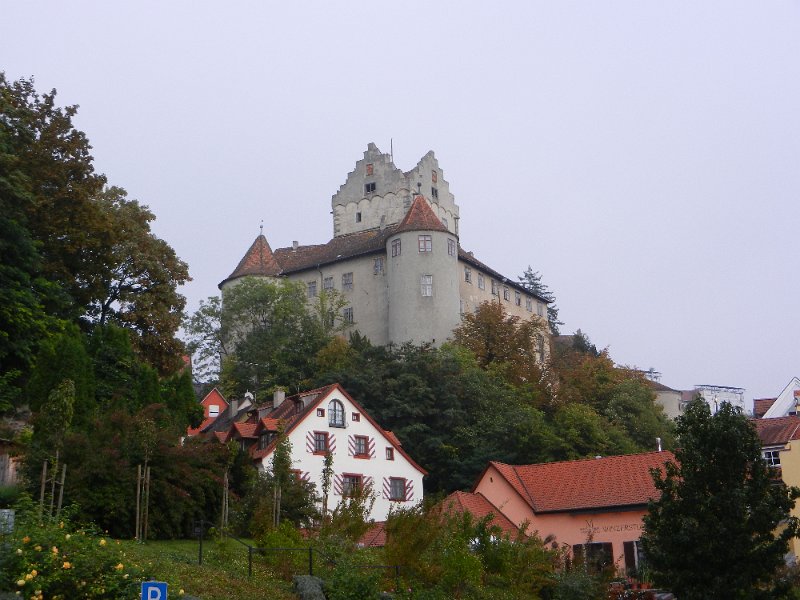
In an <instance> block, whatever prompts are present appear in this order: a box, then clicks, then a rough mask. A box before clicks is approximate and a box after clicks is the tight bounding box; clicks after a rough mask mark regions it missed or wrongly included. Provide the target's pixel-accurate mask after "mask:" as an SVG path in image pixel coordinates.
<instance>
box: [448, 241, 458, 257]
mask: <svg viewBox="0 0 800 600" xmlns="http://www.w3.org/2000/svg"><path fill="white" fill-rule="evenodd" d="M447 254H449V255H450V256H455V255H456V241H455V240H452V239H450V238H447Z"/></svg>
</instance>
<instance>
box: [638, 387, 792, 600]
mask: <svg viewBox="0 0 800 600" xmlns="http://www.w3.org/2000/svg"><path fill="white" fill-rule="evenodd" d="M678 441H679V444H678V445H679V448H678V450H676V451H675V459H676V460H675V462H674V463H673V462H670V463H667V468H666V472H665V473H662V472H659V471H656V472H654V473H653V478H654V480H655V484H656V487H657V488H658V489H659V490H660V491H661V498H660V499H659V500H657V501H653V502H651V503H650V506H649V513H648V515H646V516H645V518H644V524H645V534H644V536H643V537H642V542H643V543H644V548H645V552H646V555H647V560H648V565H649V566H650V568H651V570H652V573H653V577H654V580H655V582H656V583H659V584H661V585H668V586H669V587H670V589H671V590H673V591H674V592H675V594H676V595H677V596H678V597H679V598H681V599H685V600H695V599H696V600H700V599H705V598H742V599H760V598H764V599H766V598H786V597H792V596H789V595H787V594H788V593H789V587H790V586H789V584H788V582H786V581H780V580H779V579H778V578H777V577H776V574H777V571H778V568H779V567H780V566H782V565H783V561H784V555H785V554H786V552H787V551H788V540H789V539H791V538H792V537H794V536H795V535H797V533H798V522H797V519H796V518H795V517H790V510H791V508H792V507H793V506H794V502H795V499H796V498H797V497H798V496H800V490H799V489H797V488H788V489H787V488H786V486H784V485H783V484H781V483H777V482H776V481H775V480H774V479H773V478H774V473H772V472H771V468H770V467H768V466H767V465H766V463H765V462H764V460H763V459H762V457H761V443H760V441H759V439H758V436H757V434H756V432H755V429H754V427H753V425H752V424H751V423H750V422H749V421H748V419H747V417H745V416H744V415H743V414H742V413H741V411H739V410H738V409H735V408H733V407H732V406H731V405H730V404H728V403H723V404H722V406H721V407H720V409H719V411H718V412H717V413H716V414H715V415H712V414H711V412H710V410H709V407H708V405H707V404H706V403H705V402H704V401H702V400H699V399H698V400H695V401H694V402H692V403H691V404H690V405H689V406H688V408H687V410H686V412H685V413H684V415H683V416H682V417H681V418H680V419H679V421H678Z"/></svg>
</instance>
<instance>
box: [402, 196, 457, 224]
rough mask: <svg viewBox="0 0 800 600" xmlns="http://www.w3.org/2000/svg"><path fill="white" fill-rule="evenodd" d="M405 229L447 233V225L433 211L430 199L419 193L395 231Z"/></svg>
mask: <svg viewBox="0 0 800 600" xmlns="http://www.w3.org/2000/svg"><path fill="white" fill-rule="evenodd" d="M403 231H444V232H445V233H447V227H445V226H444V223H442V221H441V219H439V217H437V216H436V214H435V213H434V212H433V209H432V208H431V205H430V204H428V201H427V200H425V198H423V197H422V196H421V195H419V194H418V195H416V196H415V197H414V201H413V202H412V203H411V207H410V208H409V209H408V212H407V213H406V216H405V217H403V220H402V221H400V224H399V225H398V226H397V229H395V233H400V232H403Z"/></svg>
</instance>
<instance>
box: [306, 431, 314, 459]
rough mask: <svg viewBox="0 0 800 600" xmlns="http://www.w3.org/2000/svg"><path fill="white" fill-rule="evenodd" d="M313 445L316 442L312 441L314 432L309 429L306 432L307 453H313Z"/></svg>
mask: <svg viewBox="0 0 800 600" xmlns="http://www.w3.org/2000/svg"><path fill="white" fill-rule="evenodd" d="M315 447H316V444H315V443H314V432H313V431H309V432H308V433H307V434H306V452H308V453H309V454H313V453H314V448H315Z"/></svg>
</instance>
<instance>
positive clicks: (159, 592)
mask: <svg viewBox="0 0 800 600" xmlns="http://www.w3.org/2000/svg"><path fill="white" fill-rule="evenodd" d="M142 600H167V584H166V582H164V581H143V582H142Z"/></svg>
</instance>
